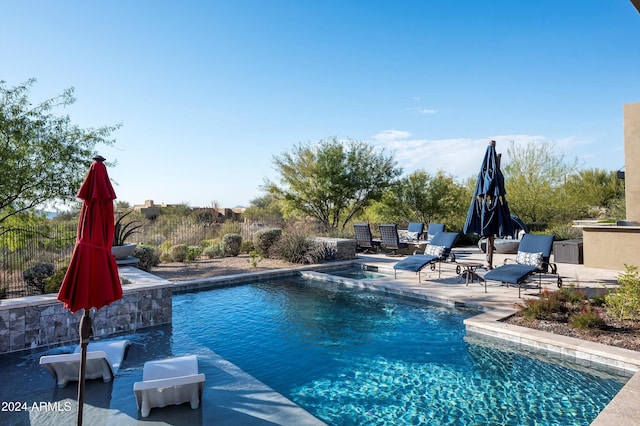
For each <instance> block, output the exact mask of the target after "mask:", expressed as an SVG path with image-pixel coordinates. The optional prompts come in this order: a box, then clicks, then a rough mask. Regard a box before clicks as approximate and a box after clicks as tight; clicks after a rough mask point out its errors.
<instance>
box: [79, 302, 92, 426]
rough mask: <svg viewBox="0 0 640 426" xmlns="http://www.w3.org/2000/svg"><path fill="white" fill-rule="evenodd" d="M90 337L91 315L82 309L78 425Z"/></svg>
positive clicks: (80, 420)
mask: <svg viewBox="0 0 640 426" xmlns="http://www.w3.org/2000/svg"><path fill="white" fill-rule="evenodd" d="M90 337H91V317H90V316H89V315H88V313H87V310H86V309H83V312H82V318H81V319H80V348H81V349H82V356H81V358H80V377H79V378H78V426H80V425H82V411H83V406H84V379H85V376H86V370H87V346H88V345H89V338H90Z"/></svg>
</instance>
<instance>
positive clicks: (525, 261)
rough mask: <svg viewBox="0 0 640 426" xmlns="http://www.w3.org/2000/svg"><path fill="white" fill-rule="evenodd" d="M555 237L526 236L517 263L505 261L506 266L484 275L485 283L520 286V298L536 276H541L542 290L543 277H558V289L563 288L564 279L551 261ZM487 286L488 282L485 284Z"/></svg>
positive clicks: (519, 248) (519, 250)
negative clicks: (524, 287)
mask: <svg viewBox="0 0 640 426" xmlns="http://www.w3.org/2000/svg"><path fill="white" fill-rule="evenodd" d="M553 239H554V237H553V235H540V234H525V235H524V236H523V237H522V240H521V241H520V245H519V247H518V254H517V256H516V258H515V263H509V262H510V261H513V259H505V264H504V265H502V266H498V267H497V268H495V269H492V270H491V271H489V272H487V273H486V274H484V276H483V277H482V278H483V279H484V280H485V281H500V282H503V283H506V284H507V286H508V285H509V284H514V285H517V286H518V297H521V288H522V286H523V285H524V283H525V281H526V280H527V279H528V278H529V277H530V276H532V275H534V274H539V275H540V277H539V278H540V280H539V283H538V285H539V287H540V288H542V275H543V274H547V273H551V274H553V275H557V283H558V287H562V278H560V275H558V268H557V266H556V264H555V263H551V262H550V261H549V257H550V256H551V249H552V247H553ZM485 285H486V282H485Z"/></svg>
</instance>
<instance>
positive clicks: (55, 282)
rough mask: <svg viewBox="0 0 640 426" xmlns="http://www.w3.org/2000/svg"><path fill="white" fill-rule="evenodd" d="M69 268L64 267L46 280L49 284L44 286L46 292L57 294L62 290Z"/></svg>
mask: <svg viewBox="0 0 640 426" xmlns="http://www.w3.org/2000/svg"><path fill="white" fill-rule="evenodd" d="M68 268H69V266H68V265H67V266H64V267H62V268H60V269H58V270H57V271H55V272H54V273H53V275H51V276H50V277H49V278H47V279H46V281H47V284H46V285H45V286H44V292H45V293H47V294H49V293H57V292H58V291H59V290H60V286H61V285H62V281H63V280H64V276H65V275H66V274H67V269H68Z"/></svg>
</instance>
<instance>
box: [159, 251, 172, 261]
mask: <svg viewBox="0 0 640 426" xmlns="http://www.w3.org/2000/svg"><path fill="white" fill-rule="evenodd" d="M160 262H164V263H169V262H173V256H172V255H171V253H170V252H168V251H163V252H162V253H160Z"/></svg>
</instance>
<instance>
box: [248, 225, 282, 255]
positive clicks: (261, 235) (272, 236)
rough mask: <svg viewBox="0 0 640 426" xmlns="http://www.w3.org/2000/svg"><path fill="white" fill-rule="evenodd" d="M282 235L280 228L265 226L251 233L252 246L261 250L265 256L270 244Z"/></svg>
mask: <svg viewBox="0 0 640 426" xmlns="http://www.w3.org/2000/svg"><path fill="white" fill-rule="evenodd" d="M281 236H282V229H280V228H265V229H261V230H259V231H256V233H255V234H253V246H254V247H255V249H257V250H260V251H262V252H263V253H264V254H265V255H266V256H267V257H268V254H269V249H270V248H271V246H272V245H273V244H274V243H275V242H276V241H278V239H279V238H280V237H281Z"/></svg>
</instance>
